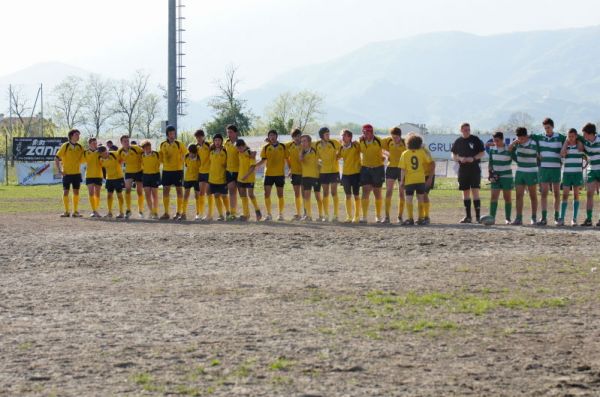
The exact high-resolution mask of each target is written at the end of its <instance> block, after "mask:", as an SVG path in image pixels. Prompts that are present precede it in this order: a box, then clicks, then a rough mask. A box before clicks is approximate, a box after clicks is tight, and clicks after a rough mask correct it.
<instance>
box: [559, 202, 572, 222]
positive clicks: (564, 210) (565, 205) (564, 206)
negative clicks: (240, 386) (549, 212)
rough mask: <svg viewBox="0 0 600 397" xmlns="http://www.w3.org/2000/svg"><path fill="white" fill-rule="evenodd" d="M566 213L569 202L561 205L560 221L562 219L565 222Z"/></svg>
mask: <svg viewBox="0 0 600 397" xmlns="http://www.w3.org/2000/svg"><path fill="white" fill-rule="evenodd" d="M573 205H574V204H573ZM566 212H567V202H566V201H563V202H562V203H560V219H562V220H563V221H564V220H565V213H566Z"/></svg>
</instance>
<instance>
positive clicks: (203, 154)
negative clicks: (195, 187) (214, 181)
mask: <svg viewBox="0 0 600 397" xmlns="http://www.w3.org/2000/svg"><path fill="white" fill-rule="evenodd" d="M194 136H195V137H196V146H197V147H198V157H200V169H199V170H198V182H199V183H200V194H199V195H198V202H197V203H196V205H197V208H199V209H200V211H199V212H198V217H197V220H203V219H204V207H205V205H206V200H207V198H208V206H209V207H213V206H214V203H213V200H212V196H211V195H209V194H208V171H209V168H210V143H209V142H208V141H207V140H206V136H205V134H204V131H203V130H197V131H196V132H195V133H194Z"/></svg>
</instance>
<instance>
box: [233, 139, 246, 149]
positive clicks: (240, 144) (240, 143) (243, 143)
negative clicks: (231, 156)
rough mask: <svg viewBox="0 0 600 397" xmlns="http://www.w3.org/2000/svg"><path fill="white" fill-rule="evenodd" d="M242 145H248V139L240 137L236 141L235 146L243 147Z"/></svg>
mask: <svg viewBox="0 0 600 397" xmlns="http://www.w3.org/2000/svg"><path fill="white" fill-rule="evenodd" d="M242 146H246V141H244V140H243V139H238V140H237V141H236V142H235V147H242Z"/></svg>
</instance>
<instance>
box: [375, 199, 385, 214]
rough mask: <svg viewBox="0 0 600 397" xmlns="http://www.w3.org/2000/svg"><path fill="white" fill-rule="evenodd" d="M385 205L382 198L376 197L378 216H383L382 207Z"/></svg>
mask: <svg viewBox="0 0 600 397" xmlns="http://www.w3.org/2000/svg"><path fill="white" fill-rule="evenodd" d="M382 206H383V200H382V199H375V213H376V214H377V218H381V207H382Z"/></svg>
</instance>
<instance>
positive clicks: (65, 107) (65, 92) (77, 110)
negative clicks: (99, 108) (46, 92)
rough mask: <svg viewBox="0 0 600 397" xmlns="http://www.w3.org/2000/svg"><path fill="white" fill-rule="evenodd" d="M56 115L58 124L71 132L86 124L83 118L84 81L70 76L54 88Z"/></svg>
mask: <svg viewBox="0 0 600 397" xmlns="http://www.w3.org/2000/svg"><path fill="white" fill-rule="evenodd" d="M53 97H54V113H55V114H56V118H57V119H58V124H59V126H60V127H62V128H66V129H67V130H70V129H72V128H74V127H75V126H76V125H78V124H82V123H84V122H85V119H84V117H83V105H84V95H83V80H82V79H81V78H80V77H77V76H69V77H67V78H66V79H65V80H63V81H62V82H61V83H60V84H59V85H57V86H56V87H55V88H54V91H53Z"/></svg>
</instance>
